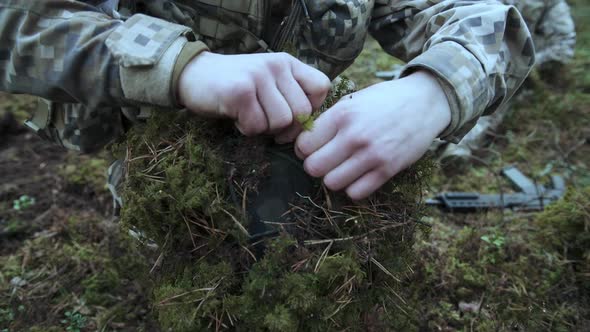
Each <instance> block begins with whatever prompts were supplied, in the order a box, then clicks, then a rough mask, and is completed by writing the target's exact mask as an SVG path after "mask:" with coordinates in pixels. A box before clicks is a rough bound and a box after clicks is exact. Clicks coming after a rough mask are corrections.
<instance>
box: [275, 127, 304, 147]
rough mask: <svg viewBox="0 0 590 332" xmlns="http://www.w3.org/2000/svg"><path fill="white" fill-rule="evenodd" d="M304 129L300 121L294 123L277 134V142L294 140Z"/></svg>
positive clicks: (282, 142)
mask: <svg viewBox="0 0 590 332" xmlns="http://www.w3.org/2000/svg"><path fill="white" fill-rule="evenodd" d="M302 131H303V128H302V127H301V125H300V124H299V123H293V124H292V125H291V127H289V128H287V129H285V130H284V131H282V132H280V133H279V134H278V135H277V136H275V142H277V143H278V144H285V143H291V142H293V141H294V140H295V139H296V138H297V136H299V134H300V133H301V132H302Z"/></svg>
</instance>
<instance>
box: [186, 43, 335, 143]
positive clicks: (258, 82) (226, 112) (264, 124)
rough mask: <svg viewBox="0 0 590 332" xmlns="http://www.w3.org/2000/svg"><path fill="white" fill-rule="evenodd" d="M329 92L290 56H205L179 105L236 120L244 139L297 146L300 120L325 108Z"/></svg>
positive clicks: (318, 75) (323, 80) (190, 70)
mask: <svg viewBox="0 0 590 332" xmlns="http://www.w3.org/2000/svg"><path fill="white" fill-rule="evenodd" d="M329 89H330V80H329V79H328V77H327V76H325V75H324V74H323V73H322V72H320V71H318V70H316V69H314V68H312V67H310V66H308V65H306V64H304V63H302V62H300V61H299V60H297V59H296V58H294V57H292V56H291V55H289V54H286V53H261V54H247V55H221V54H215V53H210V52H204V53H202V54H200V55H198V56H197V57H195V58H194V59H193V60H192V61H191V62H190V63H189V64H188V65H187V66H186V67H185V69H184V71H183V72H182V74H181V75H180V79H179V82H178V99H179V101H180V103H181V104H182V105H184V106H185V107H186V108H187V109H189V110H191V111H193V112H195V113H199V114H203V115H211V116H223V117H228V118H231V119H233V120H234V121H235V122H236V126H237V127H238V129H239V130H240V131H241V132H242V133H243V134H244V135H248V136H250V135H257V134H264V133H269V134H275V135H279V136H280V137H281V140H282V141H292V140H294V139H295V138H296V137H297V135H298V134H299V132H300V131H301V129H300V126H299V125H298V123H297V121H295V119H296V117H297V116H298V115H305V114H311V112H312V110H313V109H316V108H319V107H320V106H321V105H322V103H323V102H324V99H325V98H326V95H327V93H328V91H329Z"/></svg>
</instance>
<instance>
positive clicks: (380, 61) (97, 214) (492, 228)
mask: <svg viewBox="0 0 590 332" xmlns="http://www.w3.org/2000/svg"><path fill="white" fill-rule="evenodd" d="M573 3H574V6H575V7H574V8H575V11H574V15H575V18H576V20H577V21H576V22H577V25H578V49H577V50H576V58H575V60H574V62H573V63H572V64H571V65H570V66H568V67H566V68H565V69H564V71H563V72H561V73H559V75H558V76H556V77H555V78H553V79H550V80H549V81H547V80H546V79H541V78H540V77H539V74H538V73H534V74H533V77H532V79H531V80H529V82H528V83H527V84H528V91H529V92H527V93H528V94H525V95H524V96H523V97H521V98H520V100H519V101H518V102H517V104H516V106H515V107H514V111H513V112H511V113H510V114H509V115H508V118H507V119H506V121H505V123H504V124H503V125H502V127H501V130H500V131H499V132H498V133H497V134H496V135H494V136H492V137H490V142H489V144H488V145H487V147H486V148H485V149H484V150H483V151H480V152H478V154H476V157H477V158H475V159H474V160H472V161H471V162H470V163H469V164H468V165H467V166H464V167H462V168H460V169H459V168H458V169H455V170H450V171H449V170H447V171H442V170H439V171H437V173H436V174H434V178H433V182H432V185H431V188H429V190H428V192H425V195H429V194H432V193H433V192H437V191H442V190H456V191H471V190H476V191H482V192H497V190H498V186H497V183H498V182H497V181H496V180H497V178H498V173H499V171H500V170H501V168H502V167H503V166H505V165H508V164H515V165H517V166H519V167H520V168H521V169H522V170H523V171H524V172H525V173H526V174H527V175H530V176H533V177H535V178H536V179H539V180H541V181H544V180H546V179H547V176H548V175H550V174H553V173H559V174H562V175H564V176H565V177H566V178H567V182H568V187H569V188H570V196H569V197H568V199H569V200H568V201H566V202H564V204H562V206H561V207H558V208H555V209H553V210H551V211H548V212H547V213H545V214H538V213H514V212H511V211H504V212H491V213H479V214H473V215H446V214H442V213H440V212H438V211H436V210H433V211H432V213H431V216H430V217H429V218H427V220H426V221H427V222H429V223H431V224H432V231H431V234H430V235H429V237H425V238H424V239H423V241H422V242H421V243H419V244H418V245H417V247H416V250H417V258H416V264H415V266H413V268H414V270H415V272H416V273H415V275H414V276H413V277H412V278H411V279H408V280H404V281H403V282H405V283H406V285H407V289H408V292H407V294H403V295H404V297H405V300H404V303H405V302H406V301H407V302H408V304H407V307H406V308H405V310H407V311H408V315H413V316H415V317H419V318H420V319H419V320H422V322H421V323H416V324H415V326H419V328H420V330H423V331H435V330H436V331H468V330H480V331H508V330H513V331H540V330H544V331H590V319H589V318H588V317H590V303H589V301H590V297H589V296H588V293H590V286H589V285H590V281H589V280H590V268H589V267H588V265H589V264H590V249H589V243H590V242H589V241H590V240H588V239H590V235H588V234H590V210H588V206H590V197H588V196H589V193H590V190H588V189H587V188H590V171H589V168H590V141H589V140H590V106H589V105H590V74H589V73H590V23H589V22H590V5H588V3H586V1H585V0H578V1H573ZM394 63H397V61H395V60H391V59H390V58H388V57H386V56H385V55H384V54H383V53H380V52H379V51H378V50H377V45H376V44H375V43H372V44H370V45H369V48H368V50H366V51H365V52H364V53H363V56H362V57H361V58H359V60H358V61H357V63H356V64H355V66H354V67H353V68H351V69H350V70H349V72H348V74H349V75H350V76H351V77H352V78H353V80H355V81H357V82H361V86H362V85H366V84H369V83H371V82H376V81H378V80H377V79H375V78H374V77H373V72H374V71H375V70H387V69H389V67H390V66H391V65H392V64H394ZM34 107H35V106H34V102H33V99H32V98H29V97H22V96H19V97H16V96H11V95H7V94H3V93H0V332H8V331H63V330H67V331H137V330H143V331H157V330H158V327H157V324H156V323H155V317H154V314H153V312H152V308H151V305H150V298H151V293H150V288H149V287H150V281H149V278H148V276H149V270H150V268H151V266H150V265H149V264H148V263H147V262H146V261H145V260H144V259H142V258H141V257H142V255H141V253H140V250H139V249H138V248H137V243H136V242H134V241H132V240H130V238H129V237H128V236H126V234H121V231H120V230H119V227H118V225H117V223H116V220H115V219H114V218H112V217H111V215H112V202H111V198H110V195H109V193H108V191H107V189H106V187H105V178H106V175H105V172H106V167H107V166H108V156H107V155H106V154H101V155H97V156H80V155H77V154H75V153H71V152H67V151H66V150H64V149H63V148H61V147H57V146H54V145H52V144H50V143H47V142H44V141H42V140H41V139H40V138H38V137H37V136H36V135H34V134H33V133H31V132H30V131H29V130H28V129H26V128H25V127H24V126H23V125H22V124H21V123H22V122H23V121H24V119H26V118H27V117H28V115H29V114H30V113H31V111H32V110H33V109H34ZM562 221H563V223H561V222H562ZM562 224H563V225H562ZM562 226H563V227H564V228H559V227H562ZM570 226H571V227H570ZM574 226H575V227H578V228H572V227H574ZM572 230H573V231H572ZM568 232H569V233H568ZM572 232H573V234H574V235H571V233H572ZM570 235H571V236H570ZM568 236H569V237H568ZM587 292H588V293H587Z"/></svg>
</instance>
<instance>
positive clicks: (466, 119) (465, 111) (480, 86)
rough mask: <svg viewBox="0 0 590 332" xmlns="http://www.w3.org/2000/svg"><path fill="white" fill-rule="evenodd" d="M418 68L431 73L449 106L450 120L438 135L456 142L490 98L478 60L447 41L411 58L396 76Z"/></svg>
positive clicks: (473, 123)
mask: <svg viewBox="0 0 590 332" xmlns="http://www.w3.org/2000/svg"><path fill="white" fill-rule="evenodd" d="M421 69H422V70H428V71H430V72H431V73H433V74H434V75H435V77H436V78H437V80H438V82H439V83H440V85H441V87H442V88H443V91H444V92H445V95H446V97H447V101H448V102H449V106H450V109H451V123H450V124H449V126H448V127H447V128H446V129H445V130H444V131H443V132H442V133H441V134H440V135H439V137H440V138H441V139H443V140H445V141H448V142H452V143H458V142H459V141H460V140H461V138H463V136H465V135H466V134H467V132H469V130H470V129H471V128H472V127H473V126H474V125H475V122H476V121H477V118H478V117H479V116H480V115H481V114H482V113H483V111H484V110H485V108H486V107H487V104H488V103H489V100H490V96H491V93H490V92H489V91H488V89H487V84H486V73H485V72H484V70H483V68H482V65H481V63H480V62H479V61H478V60H477V58H476V57H475V56H473V55H472V54H471V53H470V52H469V51H468V50H467V49H465V48H464V47H462V46H461V45H459V44H457V43H455V42H450V41H449V42H443V43H440V44H436V45H434V46H432V47H431V48H429V49H428V50H427V51H426V52H424V53H422V54H421V55H419V56H418V57H416V58H414V59H413V60H412V61H410V62H409V63H408V64H407V65H406V66H405V67H404V68H403V70H402V73H401V75H400V77H405V76H408V75H409V74H411V73H413V72H415V71H417V70H421Z"/></svg>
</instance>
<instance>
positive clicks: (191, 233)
mask: <svg viewBox="0 0 590 332" xmlns="http://www.w3.org/2000/svg"><path fill="white" fill-rule="evenodd" d="M178 213H180V215H181V216H182V219H183V220H184V224H185V225H186V228H187V229H188V235H189V237H190V238H191V242H192V243H193V248H194V249H195V250H196V249H197V244H196V243H195V238H194V237H193V231H192V230H191V226H190V225H189V224H188V221H187V220H186V216H185V215H184V214H183V213H182V212H181V211H180V210H178Z"/></svg>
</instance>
